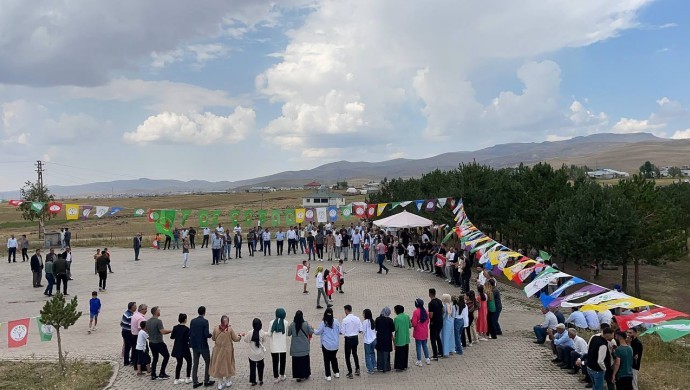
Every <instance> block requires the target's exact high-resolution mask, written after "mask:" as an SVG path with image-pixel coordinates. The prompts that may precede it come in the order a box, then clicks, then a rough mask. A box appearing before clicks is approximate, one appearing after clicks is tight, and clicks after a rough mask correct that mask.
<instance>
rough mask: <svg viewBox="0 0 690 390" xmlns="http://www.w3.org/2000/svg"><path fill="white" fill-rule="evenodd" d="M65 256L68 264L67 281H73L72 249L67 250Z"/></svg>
mask: <svg viewBox="0 0 690 390" xmlns="http://www.w3.org/2000/svg"><path fill="white" fill-rule="evenodd" d="M64 256H65V261H66V262H67V280H72V248H70V247H67V248H65V253H64Z"/></svg>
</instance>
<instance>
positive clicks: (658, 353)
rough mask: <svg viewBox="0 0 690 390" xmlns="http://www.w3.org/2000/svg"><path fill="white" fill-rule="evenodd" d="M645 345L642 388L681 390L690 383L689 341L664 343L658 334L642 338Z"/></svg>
mask: <svg viewBox="0 0 690 390" xmlns="http://www.w3.org/2000/svg"><path fill="white" fill-rule="evenodd" d="M640 340H641V341H642V344H643V345H644V352H643V354H642V366H641V370H640V388H641V389H652V390H681V389H687V388H688V386H689V384H690V346H689V345H688V344H687V341H683V340H677V341H676V342H671V343H664V342H663V341H661V339H659V337H657V336H653V335H647V336H643V337H641V338H640Z"/></svg>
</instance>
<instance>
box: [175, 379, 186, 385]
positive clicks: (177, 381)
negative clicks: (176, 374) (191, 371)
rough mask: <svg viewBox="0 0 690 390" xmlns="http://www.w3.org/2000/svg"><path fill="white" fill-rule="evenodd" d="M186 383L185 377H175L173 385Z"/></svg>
mask: <svg viewBox="0 0 690 390" xmlns="http://www.w3.org/2000/svg"><path fill="white" fill-rule="evenodd" d="M183 383H184V379H175V380H174V381H173V385H181V384H183Z"/></svg>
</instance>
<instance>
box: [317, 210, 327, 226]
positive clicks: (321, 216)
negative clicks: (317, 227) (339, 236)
mask: <svg viewBox="0 0 690 390" xmlns="http://www.w3.org/2000/svg"><path fill="white" fill-rule="evenodd" d="M316 222H319V223H326V222H328V209H327V208H326V207H317V208H316Z"/></svg>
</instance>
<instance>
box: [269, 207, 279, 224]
mask: <svg viewBox="0 0 690 390" xmlns="http://www.w3.org/2000/svg"><path fill="white" fill-rule="evenodd" d="M271 226H273V227H278V226H280V210H271Z"/></svg>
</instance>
